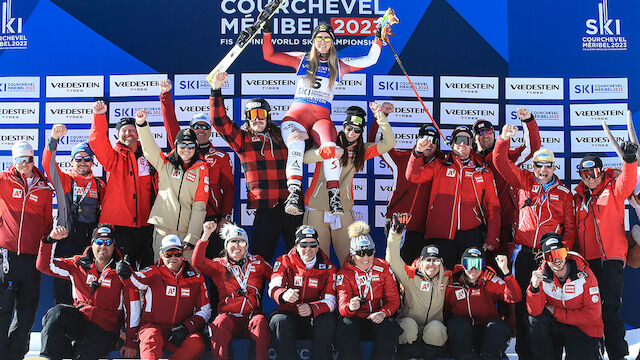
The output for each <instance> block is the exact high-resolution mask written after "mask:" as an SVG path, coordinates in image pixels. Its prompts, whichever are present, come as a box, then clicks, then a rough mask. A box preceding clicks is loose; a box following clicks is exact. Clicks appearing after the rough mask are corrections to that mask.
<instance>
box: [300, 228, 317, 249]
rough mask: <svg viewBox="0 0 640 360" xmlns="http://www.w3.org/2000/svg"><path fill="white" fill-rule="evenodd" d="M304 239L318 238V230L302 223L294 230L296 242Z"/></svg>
mask: <svg viewBox="0 0 640 360" xmlns="http://www.w3.org/2000/svg"><path fill="white" fill-rule="evenodd" d="M304 239H313V240H318V232H317V231H316V229H314V228H313V226H311V225H302V226H300V227H298V229H297V230H296V244H298V243H299V242H300V241H302V240H304Z"/></svg>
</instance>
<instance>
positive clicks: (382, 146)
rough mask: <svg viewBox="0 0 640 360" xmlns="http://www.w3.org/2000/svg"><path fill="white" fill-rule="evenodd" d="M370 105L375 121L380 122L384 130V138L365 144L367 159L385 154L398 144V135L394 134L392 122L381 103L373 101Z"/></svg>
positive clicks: (379, 124)
mask: <svg viewBox="0 0 640 360" xmlns="http://www.w3.org/2000/svg"><path fill="white" fill-rule="evenodd" d="M369 107H370V108H371V111H372V112H373V113H374V114H375V116H376V121H375V122H376V123H377V124H378V126H379V127H380V130H381V131H382V139H380V140H378V141H376V142H375V143H366V144H365V148H366V150H365V156H364V158H365V160H369V159H372V158H374V157H376V156H378V155H381V154H385V153H387V152H388V151H390V150H391V149H393V147H394V146H396V137H395V136H394V135H393V130H391V124H389V120H388V119H387V116H386V115H385V114H384V113H383V112H382V108H381V106H380V104H378V103H376V102H373V101H372V102H371V103H369Z"/></svg>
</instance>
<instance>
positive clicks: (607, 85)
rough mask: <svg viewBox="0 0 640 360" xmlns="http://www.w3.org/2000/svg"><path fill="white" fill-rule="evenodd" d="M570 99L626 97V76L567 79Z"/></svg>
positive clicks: (627, 87)
mask: <svg viewBox="0 0 640 360" xmlns="http://www.w3.org/2000/svg"><path fill="white" fill-rule="evenodd" d="M569 88H570V90H571V94H570V98H571V100H603V99H627V98H628V97H629V79H628V78H591V79H569Z"/></svg>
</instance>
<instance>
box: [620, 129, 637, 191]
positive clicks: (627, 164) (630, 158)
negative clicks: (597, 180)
mask: <svg viewBox="0 0 640 360" xmlns="http://www.w3.org/2000/svg"><path fill="white" fill-rule="evenodd" d="M620 148H621V149H622V152H623V159H622V173H621V174H620V175H619V176H618V178H617V179H616V186H615V188H614V194H615V196H616V198H617V199H618V200H621V201H624V199H626V198H628V197H629V195H631V194H632V193H633V189H634V188H635V187H636V177H637V175H638V159H637V158H636V153H637V151H638V146H637V145H636V144H634V143H632V142H629V141H624V142H623V143H622V144H620Z"/></svg>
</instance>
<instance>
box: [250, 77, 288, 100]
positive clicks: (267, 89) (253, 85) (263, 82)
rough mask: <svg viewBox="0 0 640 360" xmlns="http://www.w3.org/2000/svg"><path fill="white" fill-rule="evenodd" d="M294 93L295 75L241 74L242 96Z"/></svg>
mask: <svg viewBox="0 0 640 360" xmlns="http://www.w3.org/2000/svg"><path fill="white" fill-rule="evenodd" d="M295 93H296V74H292V73H243V74H242V95H261V96H262V95H264V94H278V95H289V94H290V95H291V96H292V97H293V94H295Z"/></svg>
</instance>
